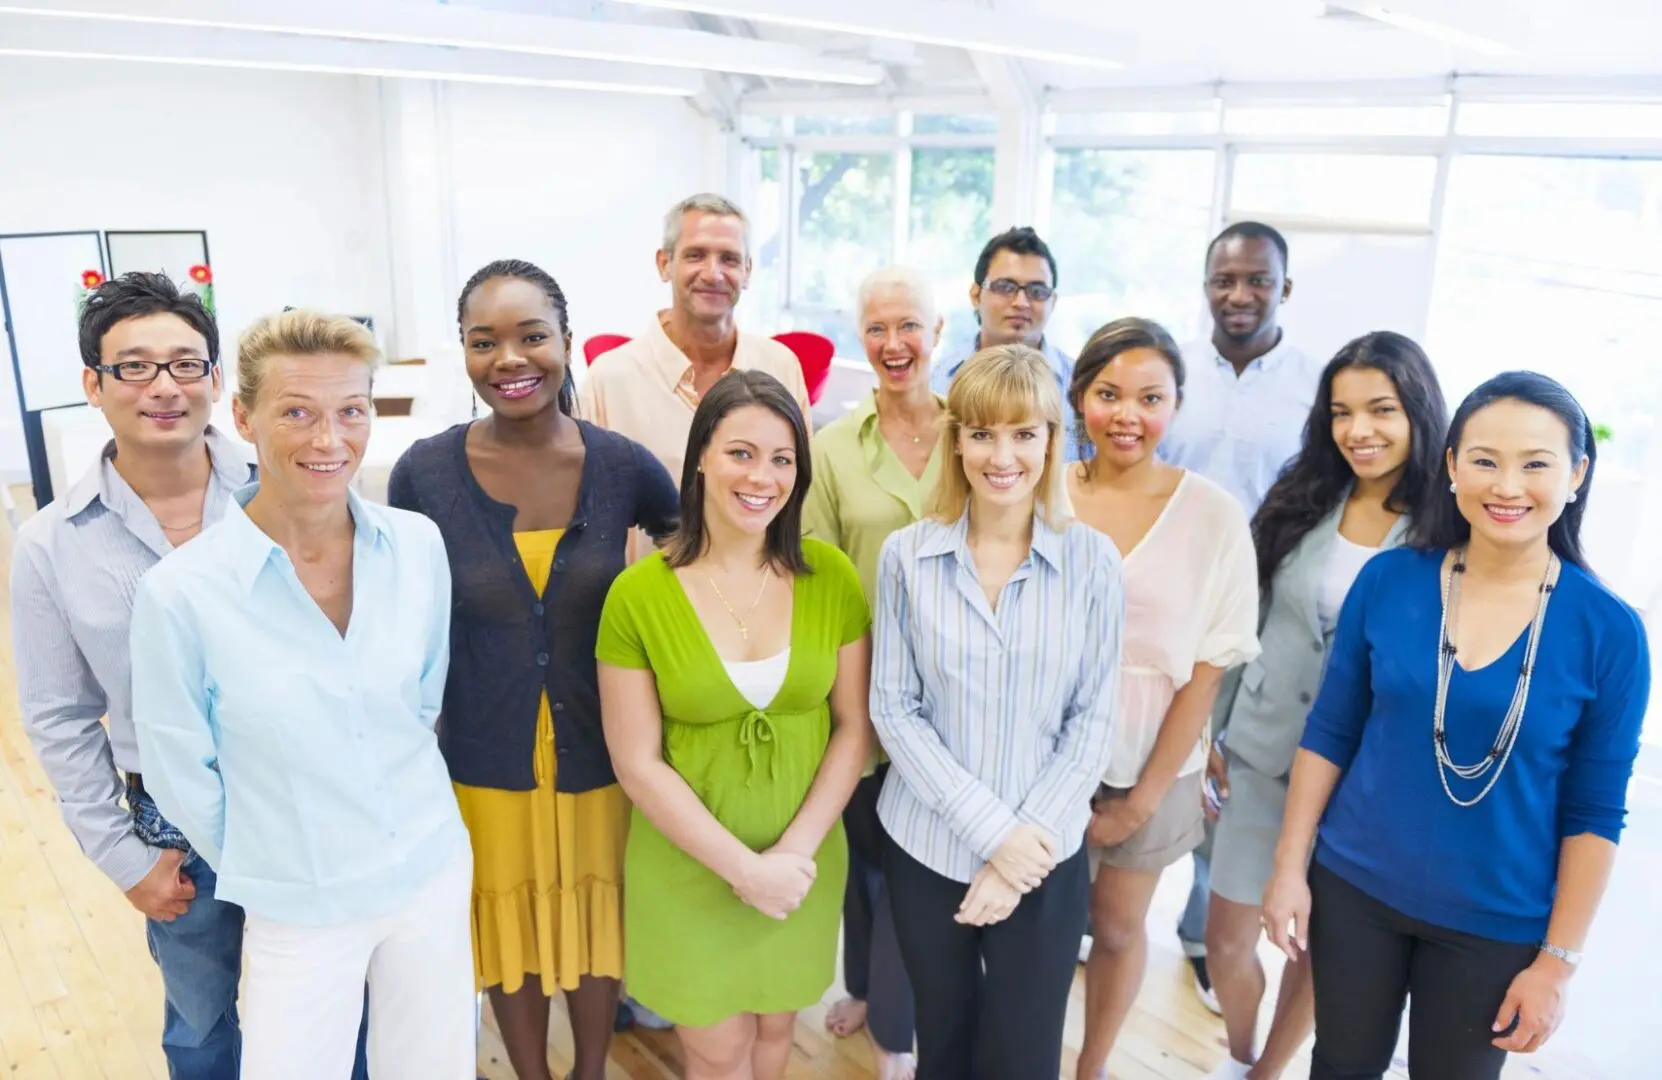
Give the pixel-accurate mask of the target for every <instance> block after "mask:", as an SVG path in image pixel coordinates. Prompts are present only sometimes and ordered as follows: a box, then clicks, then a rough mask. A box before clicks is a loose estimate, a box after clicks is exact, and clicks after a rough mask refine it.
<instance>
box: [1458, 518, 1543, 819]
mask: <svg viewBox="0 0 1662 1080" xmlns="http://www.w3.org/2000/svg"><path fill="white" fill-rule="evenodd" d="M1465 572H1466V552H1465V549H1464V548H1461V549H1457V550H1456V551H1455V553H1454V565H1453V566H1452V567H1450V568H1449V573H1448V575H1447V577H1446V579H1445V580H1444V582H1443V616H1442V620H1441V622H1440V624H1439V625H1438V627H1437V637H1438V640H1439V641H1440V642H1441V644H1442V647H1441V648H1440V650H1439V651H1438V655H1437V711H1436V716H1435V730H1434V735H1433V738H1434V740H1435V742H1436V747H1437V777H1438V779H1440V780H1441V781H1442V782H1443V791H1444V793H1445V794H1447V795H1448V797H1449V799H1450V800H1451V801H1452V802H1453V803H1454V804H1455V805H1456V806H1476V805H1477V804H1478V803H1480V802H1482V801H1483V798H1484V796H1486V795H1488V794H1489V792H1490V790H1491V789H1492V788H1493V787H1494V786H1495V782H1496V781H1497V780H1499V779H1500V774H1501V773H1502V772H1505V771H1506V762H1507V761H1508V760H1509V759H1510V758H1511V757H1512V748H1513V747H1514V746H1516V745H1517V742H1518V732H1520V731H1521V730H1523V717H1524V706H1525V705H1526V704H1527V703H1528V701H1529V680H1530V677H1531V676H1532V675H1533V674H1534V672H1535V652H1536V649H1537V648H1538V647H1539V646H1540V643H1541V626H1542V625H1543V624H1544V623H1545V622H1546V619H1547V601H1548V600H1550V599H1551V598H1552V589H1553V584H1554V582H1556V581H1557V580H1558V556H1557V555H1556V554H1554V555H1551V556H1550V557H1549V558H1548V559H1547V572H1546V575H1545V576H1544V577H1542V578H1541V588H1540V593H1541V598H1540V600H1539V602H1538V603H1537V604H1536V607H1535V621H1534V622H1533V623H1531V624H1530V626H1529V643H1528V644H1527V645H1526V646H1525V647H1524V658H1523V670H1521V671H1520V672H1519V673H1518V685H1517V689H1515V690H1513V692H1512V703H1511V705H1510V706H1508V707H1507V710H1506V716H1505V718H1504V719H1502V720H1501V723H1500V730H1499V731H1498V732H1496V733H1495V741H1494V743H1493V744H1492V745H1490V747H1489V752H1488V753H1487V754H1485V755H1484V757H1483V759H1482V760H1481V761H1479V762H1477V763H1476V764H1475V765H1457V764H1455V763H1454V759H1453V758H1451V757H1449V753H1448V737H1447V735H1446V733H1445V732H1444V728H1443V708H1444V705H1445V704H1446V703H1447V701H1448V686H1449V680H1450V679H1451V678H1452V677H1453V676H1454V663H1455V660H1454V629H1455V624H1456V620H1457V619H1458V617H1459V601H1460V575H1461V574H1463V573H1465ZM1491 770H1492V771H1493V775H1490V776H1489V780H1488V783H1486V784H1484V785H1483V790H1482V791H1480V792H1478V793H1477V795H1476V797H1475V798H1472V799H1462V798H1460V797H1459V796H1458V795H1456V794H1455V793H1454V789H1453V788H1452V787H1450V786H1449V780H1448V774H1449V773H1450V772H1452V773H1454V775H1456V776H1458V777H1460V778H1461V779H1462V780H1481V779H1482V778H1483V777H1484V776H1485V775H1486V774H1489V773H1490V772H1491Z"/></svg>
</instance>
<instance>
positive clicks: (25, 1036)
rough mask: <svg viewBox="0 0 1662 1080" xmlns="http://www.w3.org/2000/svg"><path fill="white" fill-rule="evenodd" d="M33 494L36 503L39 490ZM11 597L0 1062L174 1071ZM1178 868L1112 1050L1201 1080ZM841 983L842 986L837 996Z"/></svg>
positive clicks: (636, 1054) (488, 1072)
mask: <svg viewBox="0 0 1662 1080" xmlns="http://www.w3.org/2000/svg"><path fill="white" fill-rule="evenodd" d="M19 501H21V502H23V503H24V506H23V507H21V508H20V512H21V513H25V514H26V513H27V509H28V507H27V496H26V493H25V494H24V495H23V496H22V498H21V499H20V500H19ZM10 532H11V530H10V528H9V527H7V526H6V524H5V522H4V521H3V520H0V592H3V591H4V589H5V582H6V580H7V578H8V577H9V566H10V558H9V555H10V543H11V538H10ZM9 611H10V601H9V597H5V603H3V604H0V1076H4V1077H7V1078H9V1080H99V1078H104V1080H166V1076H167V1072H166V1068H165V1067H164V1065H163V1062H162V1057H161V1053H160V1050H159V1049H158V1046H159V1041H160V1033H161V1017H162V1008H161V983H160V979H159V978H158V975H157V971H156V967H155V965H154V964H153V963H152V962H151V960H150V956H149V953H148V952H147V950H146V946H145V940H144V926H143V921H142V919H141V917H140V916H139V915H138V913H137V912H135V911H134V910H133V909H132V908H131V907H130V906H129V905H128V904H127V902H126V899H125V898H124V897H123V896H122V895H121V894H120V893H119V892H117V891H116V889H115V887H114V886H113V885H112V884H111V883H110V882H109V881H108V879H106V878H105V877H104V876H103V875H102V874H100V873H99V872H98V871H97V870H96V869H95V868H94V867H93V866H92V864H91V863H90V862H88V861H87V860H86V859H85V858H84V857H83V856H82V855H81V852H80V850H79V848H77V847H76V845H75V842H74V840H73V839H71V837H70V835H69V833H68V831H67V830H66V829H65V828H64V826H63V824H62V821H61V819H60V818H59V816H58V807H57V804H56V801H55V799H54V796H53V793H52V790H51V787H50V786H49V785H48V783H47V782H46V778H45V776H44V774H43V773H42V771H41V769H40V766H39V763H38V762H37V761H36V759H35V756H34V753H33V751H32V750H31V748H30V747H29V745H28V742H27V740H26V738H25V736H24V734H23V731H22V729H21V726H20V724H19V721H18V711H17V701H16V693H15V686H16V682H15V674H14V672H13V668H12V658H11V630H10V626H9V615H8V613H9ZM1167 878H1168V880H1167V881H1165V882H1164V883H1163V885H1162V887H1161V889H1160V892H1159V895H1158V897H1157V898H1156V902H1155V910H1154V912H1153V914H1151V916H1150V922H1149V925H1150V928H1151V931H1152V936H1153V941H1154V945H1153V948H1152V950H1151V951H1152V953H1153V955H1152V957H1151V959H1150V963H1149V972H1148V978H1147V981H1146V983H1145V985H1144V989H1143V992H1142V995H1141V997H1140V998H1139V1000H1138V1002H1137V1006H1136V1008H1135V1010H1134V1011H1133V1013H1132V1015H1131V1018H1130V1020H1129V1022H1128V1024H1127V1027H1126V1030H1125V1032H1124V1034H1123V1036H1122V1037H1121V1039H1120V1044H1119V1047H1118V1048H1117V1050H1116V1052H1115V1055H1114V1059H1113V1061H1112V1063H1111V1075H1112V1076H1113V1077H1114V1078H1115V1080H1192V1078H1197V1077H1202V1076H1204V1075H1205V1073H1206V1072H1207V1071H1208V1070H1209V1069H1210V1068H1211V1067H1212V1066H1213V1065H1214V1064H1216V1062H1217V1061H1218V1060H1219V1059H1220V1058H1221V1056H1222V1055H1223V1052H1224V1051H1223V1028H1222V1024H1221V1023H1220V1022H1219V1021H1218V1020H1217V1019H1215V1018H1214V1017H1212V1016H1211V1015H1210V1014H1209V1013H1207V1012H1206V1011H1205V1010H1204V1009H1203V1008H1202V1007H1201V1006H1200V1004H1199V1003H1198V1001H1197V1000H1196V998H1195V996H1194V994H1193V993H1192V992H1191V990H1190V988H1189V984H1188V981H1187V978H1188V976H1187V972H1188V969H1187V965H1186V964H1185V963H1184V961H1183V959H1182V957H1181V956H1180V955H1179V953H1178V951H1177V949H1176V943H1175V940H1174V938H1173V935H1172V933H1171V927H1172V926H1173V925H1174V922H1175V917H1176V912H1177V910H1178V908H1179V907H1180V905H1181V903H1182V900H1183V896H1184V894H1185V893H1186V891H1187V888H1188V870H1187V868H1186V867H1178V868H1175V869H1174V870H1173V871H1172V872H1171V873H1170V874H1168V875H1167ZM1271 970H1272V971H1273V970H1275V967H1274V965H1273V964H1272V965H1271ZM1653 970H1654V967H1653ZM837 996H839V991H838V989H837V988H833V989H832V991H831V993H830V994H828V995H827V999H826V1000H827V1002H829V1001H832V1000H835V999H836V997H837ZM1083 996H1084V993H1083V988H1082V984H1081V983H1080V981H1079V980H1078V979H1077V978H1076V981H1075V987H1074V995H1073V1000H1072V1002H1071V1004H1070V1006H1069V1012H1068V1022H1067V1039H1066V1043H1067V1046H1068V1050H1067V1055H1066V1059H1065V1068H1066V1070H1067V1072H1066V1073H1065V1075H1067V1076H1068V1077H1070V1078H1071V1077H1072V1072H1071V1070H1072V1068H1073V1060H1074V1054H1075V1052H1076V1050H1077V1048H1078V1046H1079V1041H1080V1036H1081V1034H1082V1032H1083V1030H1084V1020H1083ZM1653 1000H1654V999H1653ZM1267 1005H1268V1002H1266V1007H1267ZM824 1016H825V1007H824V1005H821V1006H819V1007H816V1008H814V1009H811V1010H809V1011H807V1012H805V1013H803V1014H802V1016H801V1018H800V1021H799V1023H798V1024H797V1034H796V1045H795V1051H794V1053H793V1055H792V1061H791V1067H790V1071H789V1073H788V1075H789V1076H790V1077H792V1078H798V1077H800V1078H804V1080H806V1078H810V1077H812V1078H817V1080H855V1078H863V1077H869V1076H871V1075H872V1072H871V1054H870V1051H869V1048H868V1046H867V1043H866V1041H865V1039H864V1037H863V1036H856V1037H854V1038H850V1039H844V1040H837V1039H833V1038H831V1037H830V1036H828V1035H827V1034H826V1032H825V1028H824ZM1266 1020H1267V1017H1266ZM549 1061H550V1063H551V1065H552V1066H553V1067H554V1070H555V1075H556V1076H564V1075H565V1070H567V1069H569V1068H570V1066H571V1037H570V1032H569V1030H568V1029H567V1027H566V1026H565V1024H564V1022H563V1021H562V1020H560V1019H558V1018H557V1019H556V1023H555V1024H554V1029H553V1035H552V1036H551V1039H550V1045H549ZM479 1062H480V1064H479V1071H480V1073H481V1074H482V1075H483V1076H485V1077H489V1078H490V1080H511V1078H512V1077H513V1072H512V1070H511V1069H509V1067H508V1065H507V1059H506V1057H505V1056H504V1054H503V1052H502V1047H501V1043H500V1042H499V1041H498V1039H497V1037H496V1035H495V1033H494V1030H493V1025H492V1022H491V1020H490V1018H489V1016H488V1015H487V1017H486V1021H485V1027H484V1030H483V1031H482V1032H481V1045H480V1057H479ZM1307 1070H1308V1061H1307V1059H1306V1058H1300V1059H1299V1061H1298V1062H1296V1063H1295V1065H1294V1067H1293V1068H1292V1069H1291V1070H1289V1072H1288V1074H1287V1075H1288V1076H1289V1077H1302V1076H1305V1075H1306V1074H1307ZM607 1075H608V1077H609V1078H610V1080H662V1078H669V1077H678V1076H680V1075H681V1070H680V1053H679V1049H678V1047H677V1045H676V1040H675V1037H674V1035H673V1034H671V1033H657V1032H641V1033H631V1034H628V1035H623V1036H620V1037H619V1038H618V1039H617V1040H616V1042H615V1044H614V1048H613V1051H612V1065H611V1067H610V1069H609V1070H608V1073H607ZM1392 1075H1393V1076H1397V1077H1400V1076H1405V1075H1406V1073H1405V1071H1401V1072H1393V1073H1392ZM1507 1077H1508V1080H1514V1078H1521V1077H1550V1078H1552V1080H1596V1078H1600V1077H1601V1074H1599V1073H1596V1072H1594V1071H1592V1070H1591V1069H1590V1068H1588V1067H1586V1066H1584V1065H1580V1064H1576V1063H1574V1059H1573V1057H1572V1055H1571V1054H1570V1053H1569V1052H1568V1051H1567V1049H1566V1050H1563V1051H1560V1050H1558V1049H1557V1048H1556V1047H1551V1048H1549V1049H1548V1050H1547V1051H1546V1052H1545V1053H1543V1054H1542V1055H1539V1056H1538V1057H1537V1058H1535V1059H1514V1062H1513V1064H1512V1066H1511V1067H1510V1068H1509V1069H1508V1071H1507ZM297 1080H298V1078H297ZM324 1080H327V1078H324ZM397 1080H416V1078H397ZM1013 1080H1025V1078H1013ZM1608 1080H1618V1078H1616V1077H1613V1076H1612V1077H1609V1078H1608ZM1620 1080H1627V1077H1626V1076H1623V1077H1621V1078H1620Z"/></svg>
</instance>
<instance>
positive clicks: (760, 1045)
mask: <svg viewBox="0 0 1662 1080" xmlns="http://www.w3.org/2000/svg"><path fill="white" fill-rule="evenodd" d="M810 478H811V468H810V463H809V458H808V432H807V427H806V425H805V423H804V422H803V418H802V413H801V411H800V409H799V408H798V407H797V405H796V403H795V401H793V400H792V398H791V396H790V393H789V392H788V391H786V389H785V388H784V386H783V385H781V384H780V383H779V381H778V380H776V379H774V378H773V377H772V376H770V375H767V374H764V373H762V372H757V371H746V370H735V371H733V372H732V373H731V374H729V375H727V376H725V377H723V378H722V379H721V380H720V381H719V382H717V383H716V385H715V386H713V387H712V388H711V389H710V391H709V392H708V393H706V394H705V395H704V399H703V401H702V402H700V404H699V406H698V410H697V412H696V413H695V414H694V416H693V422H692V431H691V433H690V434H689V437H688V440H687V455H686V465H685V468H684V469H683V472H682V479H681V522H682V524H681V529H680V531H679V532H678V533H677V534H676V535H675V536H674V537H673V538H672V539H671V541H670V542H669V544H668V545H667V546H666V548H665V549H664V550H663V551H662V552H658V553H655V554H653V555H650V556H648V557H647V558H645V559H642V560H641V561H640V562H637V563H636V564H635V565H633V566H631V567H630V568H629V569H627V570H625V571H624V572H623V573H622V574H620V575H619V576H618V578H617V580H616V581H615V582H614V583H613V585H612V589H611V592H610V593H609V594H608V596H607V599H606V607H605V611H604V613H603V614H602V616H601V622H600V639H599V644H598V647H597V649H596V655H597V658H598V660H599V662H600V701H601V714H602V717H603V723H604V726H605V730H606V744H607V747H608V748H609V749H610V751H611V754H612V761H613V764H614V765H615V767H616V770H617V774H618V779H619V780H620V781H621V782H622V784H623V789H624V791H625V792H626V793H627V794H628V796H629V798H630V799H631V801H632V802H633V803H634V805H635V809H634V815H633V819H632V821H631V823H630V832H629V845H628V850H627V853H626V855H625V860H624V882H625V885H626V888H625V892H624V957H625V959H624V978H625V980H626V981H627V983H628V984H629V989H630V992H631V994H632V995H633V996H634V997H635V998H636V999H637V1000H639V1001H640V1002H641V1003H642V1004H643V1005H645V1006H647V1007H648V1008H650V1009H652V1010H653V1011H654V1012H656V1013H658V1014H659V1015H661V1016H664V1017H666V1018H668V1019H670V1020H672V1021H673V1022H674V1023H675V1025H676V1027H677V1030H678V1031H679V1033H680V1036H681V1042H682V1046H683V1048H684V1050H685V1053H686V1060H687V1068H686V1076H687V1080H780V1078H781V1077H783V1076H784V1074H785V1065H786V1062H787V1061H788V1059H789V1057H790V1051H791V1033H792V1028H793V1026H794V1024H795V1021H796V1012H797V1010H798V1009H801V1008H804V1007H806V1006H809V1005H812V1004H814V1003H815V1002H817V1001H818V1000H820V998H821V997H822V996H823V995H824V994H825V992H826V990H827V989H829V987H830V985H831V982H832V979H833V977H834V974H835V966H836V954H837V926H838V919H839V916H840V914H841V911H842V897H843V887H844V882H845V880H846V877H847V873H848V845H847V841H846V839H845V837H844V833H843V827H842V824H841V820H840V817H841V814H842V811H843V807H844V806H845V805H846V804H847V803H848V800H849V796H850V795H852V794H853V791H854V787H855V785H856V784H857V783H858V782H859V780H860V774H861V772H862V771H863V769H864V768H865V764H866V759H867V755H868V754H869V753H870V752H871V750H872V747H873V745H874V736H873V734H872V728H871V720H870V716H869V713H868V711H867V687H868V680H869V675H870V657H871V644H870V638H869V628H870V615H869V613H868V611H867V608H866V601H865V597H864V594H863V593H862V591H861V589H860V580H859V576H858V575H857V574H856V572H855V570H854V566H853V564H852V563H850V562H849V560H848V557H847V556H846V555H844V554H843V553H842V552H840V551H838V550H837V549H836V548H834V547H832V546H831V545H829V544H826V543H824V542H822V541H818V540H813V539H803V537H802V501H803V497H804V495H805V494H806V492H807V490H808V485H809V481H810ZM637 957H638V958H640V959H639V961H637V960H636V958H637Z"/></svg>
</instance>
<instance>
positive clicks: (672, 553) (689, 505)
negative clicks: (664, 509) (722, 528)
mask: <svg viewBox="0 0 1662 1080" xmlns="http://www.w3.org/2000/svg"><path fill="white" fill-rule="evenodd" d="M746 405H760V406H761V407H762V408H764V409H766V410H768V411H769V412H771V413H773V414H774V415H775V416H778V417H779V418H780V419H782V420H784V421H785V422H786V423H787V424H789V425H791V435H792V437H793V438H794V439H795V441H796V485H795V486H794V487H792V488H791V493H790V495H789V496H787V497H786V499H785V506H784V508H783V509H782V510H780V511H779V513H778V515H777V516H775V517H774V519H773V520H772V521H770V522H769V523H768V531H767V541H766V544H765V546H764V548H763V552H764V555H763V557H764V558H765V559H766V560H767V562H768V563H769V564H770V565H771V566H773V568H774V569H776V570H778V571H780V572H781V573H790V574H806V573H808V572H809V570H808V562H807V560H806V559H804V558H803V556H802V503H803V500H804V499H806V498H807V497H808V485H809V484H810V483H812V482H813V479H814V468H813V462H812V461H811V460H809V457H808V425H807V424H806V423H805V422H804V421H803V419H802V409H801V408H800V407H799V406H798V405H797V403H796V399H795V398H793V397H791V394H790V391H789V390H786V389H785V384H784V383H782V382H780V381H779V380H778V379H776V378H774V377H773V376H772V375H769V374H768V373H767V372H765V371H748V370H742V369H739V368H735V369H734V370H732V371H730V372H728V373H727V374H726V375H723V376H722V377H721V378H719V379H717V380H716V384H715V385H714V386H712V387H710V391H709V393H707V394H705V395H704V399H703V400H702V401H700V402H699V403H698V409H697V410H696V411H695V412H694V413H693V418H692V429H691V430H690V431H688V432H687V458H686V462H685V463H684V464H683V465H682V466H681V527H680V528H678V529H677V530H676V531H675V534H674V535H673V536H671V537H670V538H669V542H668V543H666V544H665V545H664V561H665V562H667V563H669V565H670V566H675V567H680V566H686V565H687V564H688V563H690V562H692V561H693V560H694V559H697V558H698V557H699V556H701V555H703V554H704V552H705V551H706V550H708V548H709V546H710V537H709V534H708V533H707V532H706V531H705V526H704V473H703V472H701V471H700V470H699V467H698V463H699V459H700V458H702V457H703V456H704V451H706V450H708V449H709V448H710V440H711V439H713V438H714V437H715V434H716V428H717V427H718V426H719V425H720V424H721V422H722V420H724V419H726V417H727V414H728V413H730V412H732V411H733V410H735V409H739V408H742V407H743V406H746Z"/></svg>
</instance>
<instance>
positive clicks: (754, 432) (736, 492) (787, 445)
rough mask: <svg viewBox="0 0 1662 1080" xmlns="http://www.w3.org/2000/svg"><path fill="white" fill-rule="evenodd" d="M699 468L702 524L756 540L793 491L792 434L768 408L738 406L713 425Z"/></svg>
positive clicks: (793, 458) (794, 483)
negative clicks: (701, 493) (702, 492)
mask: <svg viewBox="0 0 1662 1080" xmlns="http://www.w3.org/2000/svg"><path fill="white" fill-rule="evenodd" d="M698 464H699V468H700V470H701V471H702V472H703V474H704V520H705V522H706V523H707V524H713V523H715V522H721V523H723V524H725V525H726V526H728V527H730V528H732V529H734V530H736V531H737V532H739V533H741V534H746V535H752V536H760V535H763V534H765V533H766V532H767V528H768V526H769V525H770V524H772V522H773V519H774V518H776V517H778V516H779V513H780V511H781V510H783V509H784V508H785V504H786V502H787V501H788V500H789V499H790V495H791V492H792V491H793V490H795V488H796V469H797V445H796V432H795V430H794V429H793V428H792V427H791V425H790V423H789V422H788V421H787V420H786V419H785V418H784V417H782V416H780V415H779V414H778V413H776V412H774V411H773V410H772V409H769V408H766V407H764V406H761V405H741V406H739V407H738V408H736V409H734V410H733V411H732V412H730V413H728V414H727V415H726V416H724V417H722V419H721V421H720V422H719V423H718V424H717V425H716V428H715V431H714V432H712V433H711V436H710V444H709V445H708V446H707V447H705V449H704V453H703V454H701V455H700V456H699V459H698Z"/></svg>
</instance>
